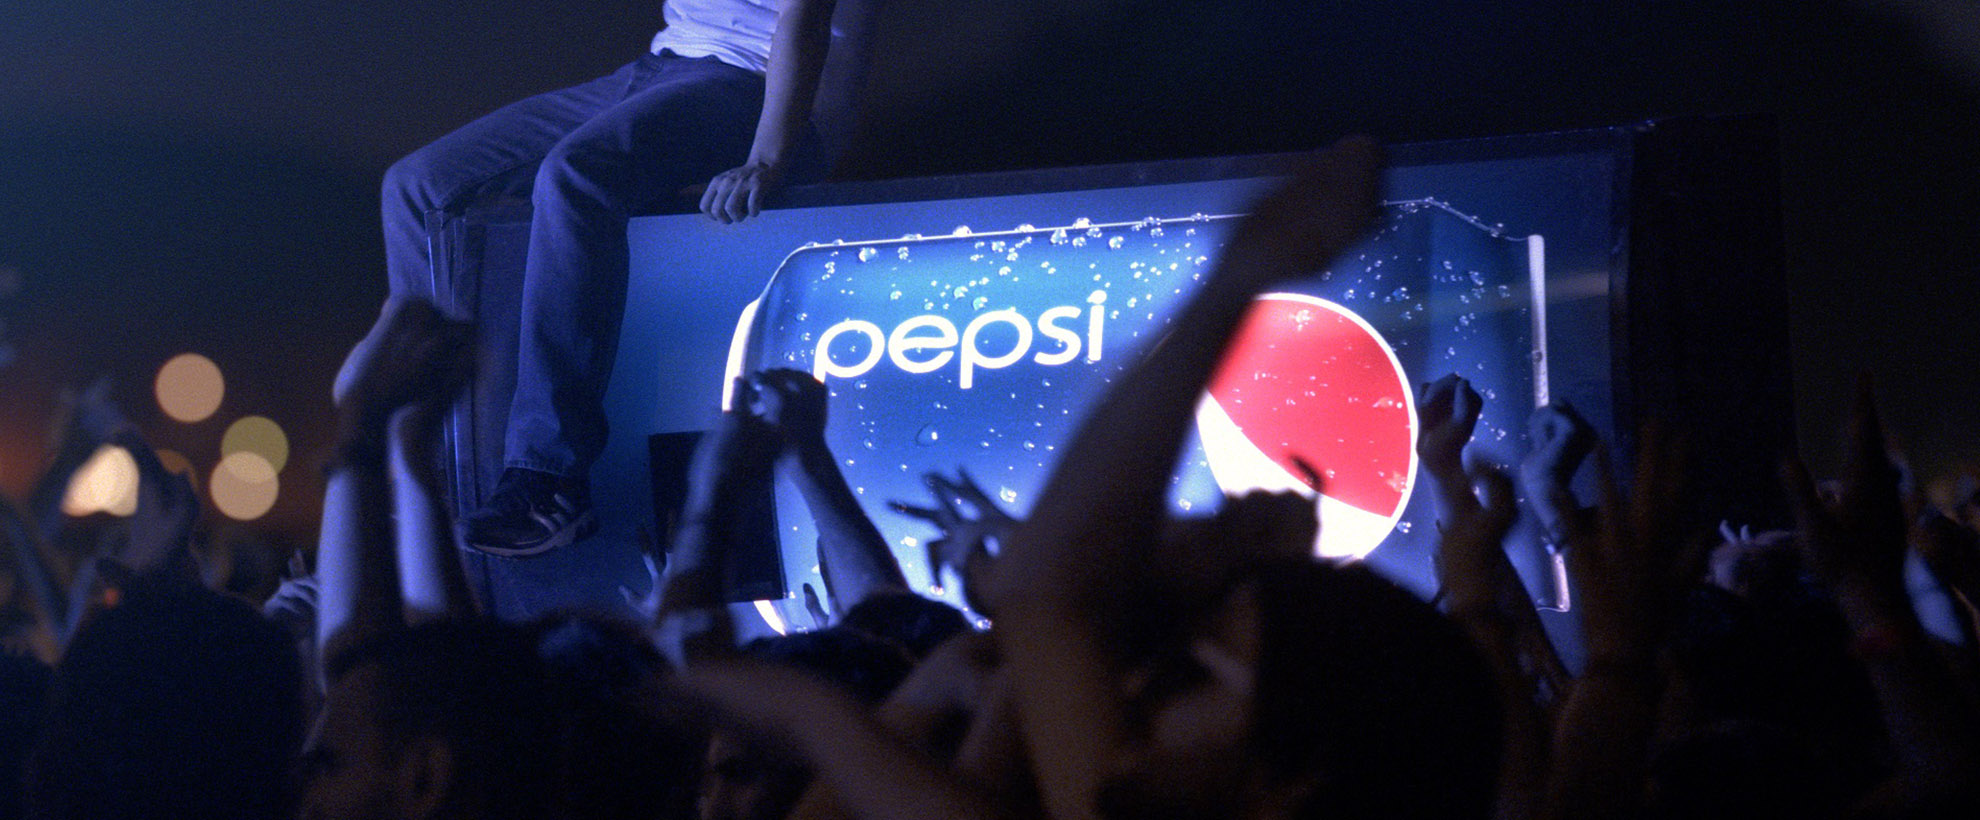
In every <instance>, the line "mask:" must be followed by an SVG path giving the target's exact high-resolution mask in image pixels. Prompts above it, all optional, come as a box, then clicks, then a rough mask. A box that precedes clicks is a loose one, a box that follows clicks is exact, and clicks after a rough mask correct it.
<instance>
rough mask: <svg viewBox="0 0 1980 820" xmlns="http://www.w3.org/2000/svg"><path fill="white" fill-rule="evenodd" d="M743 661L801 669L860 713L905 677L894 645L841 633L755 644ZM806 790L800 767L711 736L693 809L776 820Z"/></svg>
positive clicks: (742, 819) (901, 653) (721, 818)
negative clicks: (859, 706)
mask: <svg viewBox="0 0 1980 820" xmlns="http://www.w3.org/2000/svg"><path fill="white" fill-rule="evenodd" d="M743 652H744V654H747V655H750V656H751V657H754V658H757V659H759V660H764V661H769V662H771V663H777V664H783V665H786V666H793V667H796V668H798V669H803V670H805V671H807V672H810V673H812V674H814V675H817V676H818V677H820V678H823V679H824V680H826V681H828V682H830V683H832V684H834V685H836V686H838V687H839V688H840V689H842V690H844V691H845V692H846V693H847V694H849V695H851V696H853V697H854V698H856V699H858V700H860V701H861V702H863V703H866V704H868V705H874V704H878V703H879V702H880V701H881V700H882V699H884V698H886V697H887V693H889V692H892V691H893V689H894V687H895V686H897V685H899V684H900V682H901V681H902V680H903V679H905V678H906V677H907V674H908V672H909V671H910V670H911V669H912V666H913V663H912V661H911V660H910V658H909V656H908V653H907V650H905V649H903V648H902V647H901V646H900V645H898V644H896V643H894V642H892V641H888V640H883V639H881V638H878V637H875V636H873V635H869V634H867V633H866V632H863V631H861V630H857V629H849V628H846V627H844V626H838V627H833V628H831V629H822V630H819V631H817V632H804V633H794V634H790V635H781V636H777V637H772V638H758V639H757V640H754V641H751V642H749V644H747V645H746V646H744V647H743ZM810 782H811V772H810V770H809V769H807V768H805V767H804V766H803V765H802V764H800V763H798V762H796V761H794V760H791V759H789V758H786V757H782V756H779V755H776V754H774V753H771V752H769V751H767V750H764V749H762V748H759V747H757V746H755V745H753V744H751V743H749V742H748V741H747V740H746V739H744V738H742V737H740V736H738V735H735V734H732V733H729V732H723V731H716V732H715V733H714V734H713V737H711V738H710V740H709V743H708V756H707V759H706V762H705V765H704V767H703V769H702V778H701V796H700V800H699V802H698V805H699V810H700V816H701V818H702V820H776V818H781V817H783V816H785V815H786V814H788V813H789V812H790V810H791V807H792V806H794V805H795V804H796V803H797V800H798V798H799V797H800V796H802V795H803V793H804V787H805V786H806V785H807V784H809V783H810Z"/></svg>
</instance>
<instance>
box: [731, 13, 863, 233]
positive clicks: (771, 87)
mask: <svg viewBox="0 0 1980 820" xmlns="http://www.w3.org/2000/svg"><path fill="white" fill-rule="evenodd" d="M837 5H838V0H788V2H786V3H784V7H783V10H782V11H779V12H778V13H777V31H776V33H775V34H773V35H772V36H771V38H770V65H769V68H768V70H767V71H766V72H765V73H764V77H763V113H762V114H761V115H760V116H759V117H758V118H757V122H756V139H755V141H754V142H752V143H751V144H750V147H749V160H748V161H747V162H744V163H743V164H742V165H741V166H740V167H737V168H732V169H730V170H727V171H723V172H722V173H721V174H719V175H717V176H716V177H715V178H714V179H712V180H709V182H708V188H707V190H706V191H704V192H702V195H701V211H702V213H705V214H708V215H709V216H711V217H714V218H715V219H718V220H721V221H723V222H740V221H742V220H744V219H748V218H750V217H753V216H756V215H757V214H758V213H760V212H761V211H762V209H763V198H764V197H765V196H767V195H769V193H770V191H771V189H773V188H775V187H776V186H777V185H779V184H782V183H783V181H784V174H785V172H786V171H787V170H788V164H789V162H790V159H791V153H792V152H791V149H792V148H793V147H795V146H796V145H797V141H798V137H799V136H800V135H802V134H803V133H804V126H805V123H806V122H807V121H809V120H810V119H811V103H812V98H813V97H814V96H816V95H817V93H818V76H819V74H821V73H822V72H823V71H824V69H825V53H826V51H827V50H828V49H830V48H831V43H832V10H833V9H834V8H835V7H836V6H837Z"/></svg>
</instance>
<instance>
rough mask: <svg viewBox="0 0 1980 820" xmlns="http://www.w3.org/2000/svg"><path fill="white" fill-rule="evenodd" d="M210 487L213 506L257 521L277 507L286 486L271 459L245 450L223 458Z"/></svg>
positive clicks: (236, 516) (238, 517)
mask: <svg viewBox="0 0 1980 820" xmlns="http://www.w3.org/2000/svg"><path fill="white" fill-rule="evenodd" d="M207 487H208V490H209V491H210V492H211V493H212V494H213V506H215V507H219V508H220V512H221V513H222V514H224V515H226V516H227V517H228V518H232V519H234V520H236V521H253V520H254V519H257V518H260V517H262V516H263V515H266V514H267V513H268V510H269V509H270V508H272V507H274V506H275V497H276V496H277V495H280V494H281V489H282V488H281V482H280V481H279V480H277V479H276V477H275V466H274V465H272V464H269V463H268V459H265V458H262V457H261V456H260V455H257V454H255V453H250V452H245V451H243V452H238V453H233V454H231V455H228V456H227V457H226V458H223V459H220V466H218V467H215V468H213V480H212V481H211V482H210V483H208V484H207Z"/></svg>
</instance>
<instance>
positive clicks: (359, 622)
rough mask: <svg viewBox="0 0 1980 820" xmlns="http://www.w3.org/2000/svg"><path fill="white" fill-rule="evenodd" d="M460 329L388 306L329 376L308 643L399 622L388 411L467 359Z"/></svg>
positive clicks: (428, 310)
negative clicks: (313, 616)
mask: <svg viewBox="0 0 1980 820" xmlns="http://www.w3.org/2000/svg"><path fill="white" fill-rule="evenodd" d="M467 355H468V354H467V332H466V330H465V328H463V327H461V326H459V325H458V324H456V323H453V322H450V321H448V320H447V319H446V318H445V317H443V316H441V315H440V312H439V311H438V310H436V309H435V308H434V307H433V305H431V304H429V303H427V302H422V301H417V300H397V299H395V300H393V301H390V302H388V303H386V305H385V309H384V311H383V313H382V314H381V315H380V316H379V319H378V323H377V324H376V325H374V326H373V327H372V329H371V332H370V333H369V334H367V335H366V336H365V338H364V340H363V341H361V342H359V343H358V345H357V347H356V348H354V349H353V350H352V351H351V355H350V358H349V359H347V360H346V362H345V365H344V372H343V373H342V374H340V375H339V377H338V384H337V389H336V390H335V398H336V401H337V430H338V432H337V441H338V445H337V452H336V455H335V457H334V458H333V459H332V461H331V463H330V465H329V466H328V467H327V468H326V472H327V473H328V475H327V482H326V483H327V486H326V488H325V490H324V497H323V526H322V532H321V534H320V536H319V539H320V540H319V541H318V544H317V553H316V573H317V580H318V584H319V587H318V601H317V622H316V628H317V633H316V634H317V646H318V647H319V648H320V650H321V652H322V653H323V654H324V655H326V656H327V655H328V654H329V653H331V652H333V651H334V648H335V646H337V645H340V644H341V643H343V642H348V641H351V640H353V639H355V638H357V637H359V636H362V635H366V634H372V633H375V632H378V631H383V630H387V629H392V628H395V627H400V626H403V625H404V624H405V611H404V602H403V599H402V596H401V587H400V584H399V572H398V556H397V554H396V550H395V548H394V542H395V540H396V539H395V538H394V533H393V525H392V494H391V488H390V483H389V480H388V478H387V471H388V469H389V467H388V465H387V457H388V456H387V453H388V449H389V447H390V435H391V424H392V417H393V414H394V413H396V412H397V411H398V410H399V409H400V408H402V407H405V406H406V405H408V404H412V403H415V402H418V401H421V400H423V399H426V398H427V397H428V396H430V395H431V394H432V393H433V392H434V391H436V390H437V389H439V388H440V387H441V386H444V385H445V384H446V383H449V382H451V383H452V384H453V385H454V386H456V387H458V386H459V384H460V383H461V382H460V380H459V378H458V377H450V376H448V375H447V374H449V373H456V372H459V370H460V368H462V367H464V366H465V364H464V363H465V361H466V359H467Z"/></svg>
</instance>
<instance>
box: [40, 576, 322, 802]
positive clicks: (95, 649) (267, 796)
mask: <svg viewBox="0 0 1980 820" xmlns="http://www.w3.org/2000/svg"><path fill="white" fill-rule="evenodd" d="M105 600H106V603H105V605H104V606H103V607H102V608H100V609H98V610H97V611H96V612H94V613H93V615H92V616H91V617H90V618H89V620H88V621H87V622H86V623H84V625H83V627H82V628H81V630H79V631H78V632H77V633H76V636H75V638H74V639H73V640H72V641H71V642H70V643H69V646H68V648H67V650H66V651H65V652H64V653H63V656H62V661H61V663H60V664H59V665H58V666H57V668H56V675H55V688H54V696H53V699H52V700H51V702H50V706H49V711H48V713H47V717H46V724H45V729H44V732H43V734H42V738H41V743H40V746H39V748H38V749H37V750H36V752H35V754H34V757H33V759H32V761H31V762H30V764H29V775H28V781H27V799H28V805H29V811H30V813H31V815H33V816H37V817H47V818H120V817H131V818H138V817H143V818H151V819H152V820H157V819H158V818H185V820H194V818H209V819H210V818H243V819H246V818H253V819H254V820H266V819H267V818H277V817H286V816H288V814H289V808H290V806H291V805H292V802H291V797H292V790H291V789H290V788H289V783H290V780H289V773H290V771H291V767H292V765H293V762H294V760H295V753H296V750H297V748H298V747H299V746H300V744H301V740H302V729H303V726H302V724H303V714H302V672H301V664H300V662H299V661H298V659H297V658H296V655H295V648H294V645H293V644H292V643H291V642H290V641H289V637H288V635H287V634H286V633H285V632H283V631H282V629H281V627H278V626H276V625H275V624H273V623H270V622H268V621H267V620H265V619H263V618H262V617H261V614H260V613H259V612H256V611H255V609H254V608H253V607H251V606H249V605H248V604H246V603H244V602H241V601H238V600H234V599H231V598H226V597H223V596H220V595H217V594H214V593H212V592H209V591H207V590H205V589H202V588H200V587H197V586H195V585H193V584H190V583H185V582H179V581H166V580H158V579H152V580H143V581H133V582H131V583H129V584H128V585H126V586H123V587H120V588H118V589H116V590H115V591H114V593H113V594H111V595H108V596H106V599H105Z"/></svg>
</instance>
